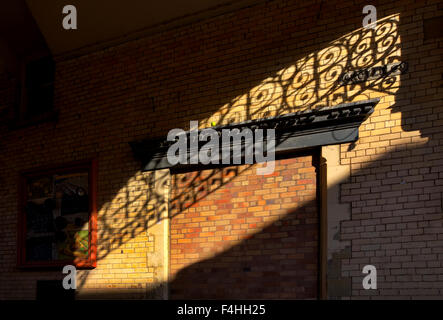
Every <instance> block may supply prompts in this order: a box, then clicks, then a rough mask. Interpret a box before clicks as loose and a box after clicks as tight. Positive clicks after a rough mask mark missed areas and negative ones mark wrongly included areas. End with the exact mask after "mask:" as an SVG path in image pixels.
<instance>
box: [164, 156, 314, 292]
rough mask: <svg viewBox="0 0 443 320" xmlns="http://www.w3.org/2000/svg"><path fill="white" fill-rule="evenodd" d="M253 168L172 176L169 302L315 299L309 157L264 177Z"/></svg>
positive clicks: (280, 162) (284, 162) (279, 163)
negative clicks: (188, 300)
mask: <svg viewBox="0 0 443 320" xmlns="http://www.w3.org/2000/svg"><path fill="white" fill-rule="evenodd" d="M255 171H256V166H250V165H248V166H238V167H227V168H223V169H208V170H203V171H195V172H190V173H182V174H176V175H174V178H173V182H174V184H175V185H176V188H175V189H174V194H173V195H172V198H171V200H172V210H171V214H172V215H173V217H172V219H171V255H170V259H171V286H170V289H171V298H173V299H186V298H188V299H217V298H219V299H220V298H221V299H223V298H225V299H226V298H229V299H242V298H243V299H266V298H268V299H285V298H286V299H288V298H292V299H306V298H311V299H315V298H316V297H317V286H318V271H317V269H318V210H317V202H316V192H317V189H316V172H315V167H314V164H313V157H312V156H303V157H296V158H291V159H287V160H278V161H276V167H275V172H274V173H273V174H272V175H268V176H258V175H256V172H255ZM192 195H198V197H202V199H201V200H199V199H198V198H197V199H194V198H193V197H192ZM186 197H187V198H186ZM180 205H181V207H180Z"/></svg>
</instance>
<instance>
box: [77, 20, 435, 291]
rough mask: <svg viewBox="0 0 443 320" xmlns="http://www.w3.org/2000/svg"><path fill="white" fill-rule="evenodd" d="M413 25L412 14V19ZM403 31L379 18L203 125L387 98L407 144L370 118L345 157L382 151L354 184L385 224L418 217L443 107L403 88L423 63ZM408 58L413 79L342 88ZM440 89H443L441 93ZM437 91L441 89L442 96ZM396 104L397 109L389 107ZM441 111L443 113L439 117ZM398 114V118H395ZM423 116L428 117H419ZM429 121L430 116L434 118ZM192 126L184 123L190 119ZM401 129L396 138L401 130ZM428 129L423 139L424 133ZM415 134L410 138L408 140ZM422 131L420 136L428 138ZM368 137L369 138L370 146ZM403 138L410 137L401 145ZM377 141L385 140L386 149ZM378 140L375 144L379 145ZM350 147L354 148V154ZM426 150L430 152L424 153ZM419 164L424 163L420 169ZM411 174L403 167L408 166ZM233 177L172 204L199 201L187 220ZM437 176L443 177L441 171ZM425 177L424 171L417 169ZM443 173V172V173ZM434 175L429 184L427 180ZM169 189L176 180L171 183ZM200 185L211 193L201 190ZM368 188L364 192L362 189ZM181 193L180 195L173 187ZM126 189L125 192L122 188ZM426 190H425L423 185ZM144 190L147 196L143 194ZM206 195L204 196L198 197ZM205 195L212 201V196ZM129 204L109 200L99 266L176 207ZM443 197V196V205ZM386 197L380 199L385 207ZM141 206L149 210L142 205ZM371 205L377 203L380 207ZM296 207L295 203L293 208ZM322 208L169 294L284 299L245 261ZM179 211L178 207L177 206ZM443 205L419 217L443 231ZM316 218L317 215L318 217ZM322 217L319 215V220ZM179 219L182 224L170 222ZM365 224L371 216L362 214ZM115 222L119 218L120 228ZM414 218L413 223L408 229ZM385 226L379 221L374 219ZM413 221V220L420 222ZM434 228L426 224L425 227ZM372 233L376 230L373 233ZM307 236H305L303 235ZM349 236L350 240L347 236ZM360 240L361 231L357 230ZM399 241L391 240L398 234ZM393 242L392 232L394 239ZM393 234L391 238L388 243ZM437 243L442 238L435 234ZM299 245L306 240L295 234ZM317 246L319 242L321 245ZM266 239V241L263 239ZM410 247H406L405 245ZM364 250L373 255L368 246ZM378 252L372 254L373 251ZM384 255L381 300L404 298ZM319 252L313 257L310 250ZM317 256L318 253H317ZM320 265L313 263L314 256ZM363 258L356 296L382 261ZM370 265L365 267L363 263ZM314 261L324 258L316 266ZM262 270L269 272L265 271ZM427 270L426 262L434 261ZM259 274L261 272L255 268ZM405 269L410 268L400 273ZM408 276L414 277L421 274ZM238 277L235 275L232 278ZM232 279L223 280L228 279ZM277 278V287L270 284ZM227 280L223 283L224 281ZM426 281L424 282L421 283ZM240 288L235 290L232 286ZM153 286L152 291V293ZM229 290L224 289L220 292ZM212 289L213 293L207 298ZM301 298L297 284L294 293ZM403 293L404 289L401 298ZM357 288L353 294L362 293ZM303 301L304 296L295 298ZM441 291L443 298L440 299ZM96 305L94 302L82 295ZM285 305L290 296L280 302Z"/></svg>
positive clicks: (389, 117)
mask: <svg viewBox="0 0 443 320" xmlns="http://www.w3.org/2000/svg"><path fill="white" fill-rule="evenodd" d="M409 18H410V17H409ZM400 34H401V25H400V26H399V15H394V16H390V17H387V18H384V19H382V20H380V21H379V23H378V26H377V28H376V29H375V30H364V29H359V30H357V31H355V32H352V33H350V34H347V35H345V36H343V37H341V38H339V39H337V40H334V41H332V42H331V43H329V44H328V45H327V46H325V49H321V50H318V51H315V52H313V53H310V54H306V55H304V56H302V57H301V58H299V59H298V60H296V63H293V64H290V65H289V66H288V67H286V68H283V69H281V70H279V71H277V72H276V73H275V74H273V75H272V76H271V77H269V78H267V79H265V80H263V81H262V82H261V83H260V84H258V85H257V86H255V87H254V88H253V89H251V90H249V91H248V92H247V93H245V94H242V95H239V96H238V97H236V98H234V99H232V100H231V101H230V102H229V103H227V104H225V105H223V106H221V107H220V109H219V110H214V112H212V113H211V115H210V116H208V117H207V118H205V119H203V121H202V126H209V125H208V124H210V123H211V122H213V121H215V122H216V123H217V124H225V123H229V122H239V121H243V120H247V119H256V118H263V117H269V116H276V115H280V114H285V113H288V112H297V111H302V110H312V109H316V108H320V107H322V106H330V105H335V104H338V103H341V102H351V101H356V100H366V99H369V98H373V97H379V96H381V97H382V101H381V102H380V105H381V106H380V108H379V109H378V110H377V109H376V113H375V114H374V115H373V116H372V117H371V119H375V117H385V118H386V120H380V121H382V122H383V123H384V125H383V129H388V128H391V129H388V130H387V131H386V134H394V135H395V134H398V138H396V139H398V140H396V142H395V143H389V142H387V143H385V142H382V141H383V139H382V135H377V136H375V137H373V138H372V139H373V140H372V141H371V140H370V139H369V138H370V137H371V135H370V134H369V133H368V132H370V131H371V128H372V129H374V130H375V129H378V128H376V123H378V120H374V121H373V120H371V119H370V120H369V121H368V122H367V123H364V124H363V125H362V128H361V131H362V133H363V132H365V133H366V134H367V135H368V136H362V135H361V136H360V141H358V142H357V144H353V145H344V146H342V151H343V152H344V156H345V157H351V156H352V155H353V154H352V153H353V152H354V153H358V152H359V151H360V152H362V151H361V150H366V149H368V148H369V149H373V150H374V153H372V154H367V153H365V152H364V151H363V153H364V155H365V156H366V157H367V159H366V160H362V161H360V162H351V177H350V184H352V183H354V184H355V183H359V184H360V183H362V184H363V183H367V185H368V186H369V185H370V184H371V183H373V184H374V186H373V187H367V188H366V189H364V190H366V192H367V193H368V194H372V195H373V199H369V198H368V199H367V200H368V201H371V200H374V201H375V203H374V205H378V206H380V211H382V212H384V214H385V217H386V218H387V217H400V221H403V220H402V219H403V218H401V217H402V216H403V215H404V216H407V217H414V216H415V217H417V216H416V213H417V212H416V211H414V210H412V211H407V212H406V213H405V212H404V210H406V208H405V206H404V205H402V204H401V202H402V201H403V202H408V199H403V200H402V198H405V197H406V198H408V197H417V198H418V195H416V191H417V188H416V185H415V183H414V182H413V180H412V178H409V177H410V176H411V175H412V176H416V175H419V173H418V171H420V172H421V171H422V170H424V171H426V172H427V173H429V174H431V173H435V172H436V171H435V169H434V168H436V161H435V160H436V158H435V157H433V156H431V155H429V153H430V152H432V151H433V150H434V149H433V148H437V146H438V140H430V139H431V138H432V136H433V134H437V133H438V130H440V131H441V128H440V129H439V128H436V127H433V126H432V121H429V119H432V117H431V114H432V113H434V114H437V113H438V112H440V114H441V106H440V105H438V104H431V105H430V107H427V109H426V112H425V113H424V110H423V109H419V108H418V106H419V105H420V104H421V103H422V102H429V101H432V100H433V99H435V98H434V97H425V96H422V97H421V98H420V97H416V96H414V94H413V93H411V92H409V90H405V89H402V86H405V85H408V86H410V85H411V84H413V83H415V82H414V81H415V80H414V75H417V74H418V73H417V71H416V69H415V67H416V66H417V65H418V63H419V59H417V58H416V57H414V55H415V54H417V52H412V53H411V54H407V50H402V52H400V50H401V45H400ZM402 41H404V42H405V43H408V41H412V39H411V37H409V38H407V39H406V41H405V37H404V38H403V39H402ZM401 60H403V61H408V62H409V66H410V70H409V74H407V75H403V76H400V75H392V76H386V77H382V78H380V79H375V80H369V81H366V82H362V83H355V84H350V85H346V86H341V85H339V84H338V83H339V76H340V75H341V74H342V73H343V72H344V71H348V70H360V69H367V68H370V67H374V66H381V65H387V64H390V63H393V62H397V61H401ZM400 78H401V79H402V86H400ZM440 91H441V90H440ZM440 91H438V92H440ZM386 106H388V107H386ZM437 108H438V110H437ZM436 111H437V112H436ZM391 112H392V113H391ZM396 112H399V113H400V112H401V113H402V116H401V117H396V116H395V114H396ZM419 115H421V117H420V116H419ZM428 116H429V117H428ZM185 120H187V119H184V122H185ZM399 121H401V129H399V127H396V126H397V125H398V122H399ZM394 129H395V131H394ZM417 130H420V132H417ZM408 132H409V133H410V134H409V135H408ZM420 133H421V135H420ZM366 138H368V139H366ZM402 139H403V140H402ZM377 142H381V143H380V144H379V145H377V144H376V143H377ZM372 143H374V145H372ZM343 148H348V150H346V149H344V150H343ZM422 151H424V152H422ZM417 161H421V162H420V163H417ZM402 168H404V169H402ZM232 170H234V174H230V175H228V177H230V178H228V179H227V180H223V181H222V183H221V184H220V185H219V186H218V187H217V188H213V187H211V184H213V183H214V179H215V178H216V174H217V170H213V174H209V175H208V174H207V172H206V173H204V172H203V171H200V172H197V173H195V174H194V176H193V178H192V179H190V180H189V181H187V182H186V186H180V188H177V185H172V186H171V188H172V190H171V194H172V195H173V196H172V199H170V202H171V203H176V202H177V201H178V202H179V203H180V202H186V203H187V202H190V204H189V205H182V206H180V205H179V206H178V208H180V209H179V210H176V213H175V214H176V215H180V214H183V213H184V211H186V210H187V209H188V208H189V207H190V206H192V205H194V204H196V203H199V202H201V201H204V199H205V198H206V197H208V196H209V195H210V193H211V192H215V191H216V190H218V189H219V188H222V186H223V185H225V184H229V183H230V182H231V181H235V178H236V177H241V176H242V170H247V168H246V169H243V167H235V168H234V169H232ZM437 170H440V171H441V168H440V169H438V168H437ZM415 171H417V174H414V172H415ZM440 174H441V173H440ZM391 176H395V177H398V179H404V180H405V183H403V182H402V183H401V186H400V187H398V186H397V184H395V183H386V184H385V183H384V182H382V181H383V179H385V178H388V177H391ZM425 178H426V177H423V176H422V177H421V179H422V180H423V179H425ZM153 179H154V175H153V174H148V175H147V179H146V180H144V181H140V183H141V184H145V185H147V186H152V185H153V184H154V183H155V181H154V180H153ZM165 183H167V182H165ZM196 185H199V186H201V187H202V188H200V189H199V188H195V186H196ZM360 187H363V186H362V185H360ZM174 188H175V189H174ZM204 188H207V189H210V190H211V192H207V190H206V191H205V190H204ZM123 189H124V188H123ZM421 189H422V191H423V188H421ZM140 190H143V189H142V188H141V189H140ZM195 190H198V192H195ZM346 190H348V189H344V190H343V193H342V200H343V201H344V202H348V203H354V202H353V200H351V198H349V199H348V198H346V197H347V195H349V196H351V195H353V194H352V192H351V191H349V190H348V191H346ZM391 191H392V192H394V193H392V195H389V194H388V196H383V195H382V193H385V194H387V193H386V192H391ZM437 193H438V194H439V197H441V193H439V192H438V190H437V192H436V193H435V192H433V191H432V190H425V194H427V195H428V198H429V199H428V200H431V198H432V199H434V200H435V199H437V198H436V197H437ZM203 195H204V196H203ZM124 199H125V201H126V203H125V204H124V205H123V206H120V207H118V208H116V207H114V206H112V205H111V203H112V200H110V201H104V202H105V205H104V206H103V207H102V208H101V213H100V216H101V217H102V218H101V220H100V226H99V239H100V240H99V242H100V243H103V246H101V245H99V248H98V252H99V257H98V259H99V261H100V259H104V258H105V257H106V256H107V254H108V253H109V252H110V251H111V248H120V247H122V246H124V244H125V242H127V241H129V240H130V239H133V238H135V237H137V236H138V235H140V234H141V233H143V232H146V230H147V228H149V226H150V224H151V223H154V222H158V221H159V220H160V219H161V217H160V216H159V215H158V213H159V212H161V211H162V210H167V206H168V203H167V201H166V200H165V198H164V195H163V194H156V193H155V192H154V193H150V194H149V195H148V196H147V195H146V194H144V193H143V192H141V193H140V194H138V195H137V194H135V195H134V194H132V193H131V192H130V191H129V189H128V190H127V191H126V194H124ZM420 199H422V201H426V200H427V199H426V196H424V197H421V198H420ZM439 199H440V200H441V198H439ZM362 200H363V197H362V198H359V200H358V201H355V203H357V202H358V204H357V206H356V208H354V209H353V215H354V214H357V215H361V214H362V213H364V209H363V208H362V206H369V202H365V204H363V203H362V202H361V201H362ZM379 200H380V201H379ZM159 203H160V204H162V206H164V207H163V208H159V207H158V205H157V204H159ZM140 204H141V205H140ZM371 204H372V202H371ZM294 206H296V204H294ZM315 207H316V204H315V201H314V202H313V201H307V202H305V203H303V205H302V206H301V207H298V208H297V209H295V210H289V211H287V214H286V215H285V216H284V217H282V218H281V219H279V220H277V221H274V222H272V223H270V224H269V225H266V226H264V228H263V229H261V230H260V231H259V232H257V233H255V234H254V235H251V236H249V237H248V238H247V239H244V240H243V241H241V242H240V243H238V244H236V245H235V246H233V247H230V248H228V249H226V250H225V251H223V252H221V253H220V254H218V255H217V256H215V257H212V258H209V259H205V260H202V261H198V262H196V263H194V264H191V265H189V266H187V267H185V268H184V269H182V270H180V271H178V273H177V275H176V277H175V279H174V280H172V282H171V283H169V287H170V288H173V289H175V290H177V291H176V292H175V293H173V294H176V295H177V297H182V298H187V297H195V298H226V297H229V298H248V297H250V298H255V297H257V295H259V296H262V297H270V296H273V297H275V294H276V293H277V295H278V294H280V293H282V289H281V287H275V286H274V285H273V282H272V279H273V275H274V274H273V271H272V270H270V271H267V270H266V265H264V266H263V265H261V261H260V258H261V257H260V255H259V256H258V258H257V260H256V261H254V263H256V265H255V266H251V265H250V264H249V263H246V262H241V261H240V260H241V257H242V252H244V251H245V250H246V248H248V249H249V248H254V246H255V245H256V240H257V239H262V238H263V237H266V236H265V235H268V234H270V233H271V230H272V229H273V228H275V227H276V226H277V225H279V226H281V225H285V223H286V221H291V219H292V218H291V217H297V216H303V215H304V214H306V213H307V212H311V213H314V211H312V208H315ZM176 209H177V207H176ZM437 210H438V208H437V207H436V206H433V207H432V208H431V209H430V210H429V212H428V213H425V214H429V215H434V216H433V217H430V216H420V217H419V218H418V219H417V220H420V221H424V222H425V221H430V220H434V221H437V223H440V224H441V219H442V218H441V211H440V213H439V212H438V211H437ZM116 212H119V213H120V212H124V214H123V215H121V214H119V215H115V214H114V213H116ZM316 214H317V213H316V212H315V215H314V216H316ZM314 216H313V217H314ZM171 218H174V217H171ZM361 218H362V219H363V218H364V217H363V216H361ZM367 218H368V219H372V216H368V217H367ZM114 219H115V221H113V220H114ZM352 219H353V220H359V219H360V216H358V217H357V216H354V217H352ZM377 219H380V218H374V222H378V223H380V224H381V225H385V226H386V225H387V224H388V222H384V221H381V220H377ZM407 219H408V218H404V221H405V222H406V221H407ZM375 220H377V221H375ZM413 220H414V219H411V220H410V221H413ZM424 227H425V225H424V226H423V228H424ZM368 230H369V229H368ZM397 231H398V232H394V235H393V238H392V240H391V242H390V244H400V247H401V243H402V239H401V236H402V232H403V231H402V230H397ZM294 232H296V233H297V232H298V231H294ZM383 232H389V230H388V229H383V230H382V231H377V234H376V235H377V236H376V237H372V239H371V237H368V238H367V239H366V240H367V243H368V244H369V243H371V244H374V243H375V244H376V245H378V244H377V239H379V237H384V235H383ZM344 234H346V233H344ZM352 234H353V233H352ZM352 234H351V233H350V234H347V235H345V236H346V237H347V238H346V239H347V240H349V241H353V238H352V237H353V235H352ZM391 234H392V233H391ZM386 235H387V234H386ZM386 235H385V236H386ZM432 236H433V237H434V238H435V239H436V240H437V233H434V234H433V235H432ZM295 238H297V237H296V236H295ZM314 239H315V240H317V238H314ZM261 241H262V240H261ZM364 244H366V242H364V241H360V242H359V244H358V245H359V246H360V245H364ZM263 245H264V246H265V247H266V246H267V245H269V246H270V248H272V246H273V241H272V239H270V240H266V242H264V244H263ZM293 249H294V252H293V253H294V254H295V255H297V252H298V251H297V247H294V248H293ZM404 249H405V250H408V248H407V247H405V248H404ZM362 250H363V251H364V249H362ZM368 250H369V249H368ZM377 250H378V252H379V256H378V258H384V260H383V259H382V260H381V261H380V262H379V263H378V264H377V266H378V270H379V276H380V278H379V284H380V288H381V289H380V290H376V292H374V293H373V294H374V295H378V294H380V292H381V290H383V289H386V290H394V291H391V295H394V296H395V295H396V294H400V291H398V290H399V289H395V288H392V287H389V283H392V282H394V281H395V278H390V277H392V276H393V274H392V273H391V269H392V268H393V267H392V262H393V261H391V260H390V255H393V254H395V251H394V252H392V251H389V249H388V248H384V247H383V245H382V244H381V243H380V244H379V246H378V249H377ZM310 254H314V253H310ZM315 255H316V253H315ZM311 258H312V257H311ZM354 258H355V259H357V258H359V257H357V256H351V257H349V259H347V260H346V261H347V262H346V261H344V262H343V263H344V265H350V264H356V265H358V268H357V269H358V270H356V271H355V272H347V273H346V272H345V271H343V272H344V273H343V274H344V275H345V276H347V277H353V279H354V280H353V287H352V288H353V289H354V290H357V289H356V288H358V282H360V284H361V271H360V270H361V268H360V265H363V264H366V263H367V262H369V263H370V262H371V259H373V258H375V257H372V258H371V256H368V257H366V258H364V259H360V260H361V262H360V263H358V262H356V261H353V259H354ZM297 259H298V258H295V259H294V261H292V262H291V263H293V264H291V263H289V264H288V268H296V265H298V263H302V264H303V258H302V260H301V261H299V260H297ZM363 260H364V261H363ZM310 261H317V260H316V259H314V260H310ZM260 267H263V269H260ZM424 267H425V268H426V267H427V265H426V264H425V266H424ZM254 268H258V269H257V270H259V271H257V272H256V271H255V269H254ZM396 268H397V267H396ZM398 268H399V269H402V266H401V264H400V265H399V267H398ZM409 269H413V270H412V271H411V270H409V272H412V274H413V272H415V268H409ZM305 271H306V273H304V272H301V273H300V274H301V275H303V276H304V277H306V281H309V280H312V279H313V278H316V277H317V269H313V270H305ZM232 274H235V275H236V276H235V277H231V276H230V275H232ZM87 278H88V272H84V273H82V274H81V276H80V279H79V281H78V283H79V289H80V290H81V289H82V286H83V285H84V284H85V283H86V281H87ZM257 278H259V279H262V280H263V278H265V280H263V284H266V285H267V289H265V288H264V287H261V288H254V286H251V285H250V284H251V283H253V282H254V281H255V280H256V279H257ZM214 279H215V280H217V286H214V287H213V288H211V286H210V285H211V281H213V280H214ZM221 279H223V280H221ZM268 279H269V280H268ZM383 280H386V281H385V282H386V283H387V284H388V287H385V288H383V283H384V281H383ZM222 281H223V284H221V282H222ZM419 282H420V281H419ZM232 283H235V286H232ZM156 285H158V286H160V287H162V286H164V285H165V284H153V286H156ZM245 286H246V287H248V290H247V291H246V292H245V291H242V290H241V288H244V287H245ZM149 287H150V288H151V287H152V286H149ZM216 288H221V291H217V290H215V289H216ZM309 288H311V289H309V290H311V291H308V292H303V293H301V296H303V294H306V295H307V296H305V297H309V298H315V297H316V295H317V291H316V288H313V287H312V286H309ZM411 288H412V289H415V288H418V286H417V284H414V283H413V284H411ZM205 290H206V291H205ZM294 290H295V291H297V286H296V287H295V288H294ZM396 290H397V291H396ZM156 291H157V289H153V290H152V291H149V290H147V291H145V292H144V293H142V294H141V295H140V292H137V293H134V292H131V290H127V291H124V290H123V291H120V290H119V289H109V290H108V289H104V290H103V291H99V290H98V291H97V290H96V295H95V294H91V295H90V296H89V297H91V298H94V297H97V298H112V297H118V298H122V297H123V298H132V297H137V298H140V297H144V298H146V297H156V296H157V294H156ZM356 292H357V291H355V292H353V293H356ZM291 294H295V296H297V295H298V294H300V293H299V292H291ZM437 294H438V292H437ZM82 297H84V298H88V296H87V295H86V296H82ZM281 297H282V298H284V292H283V294H282V296H281Z"/></svg>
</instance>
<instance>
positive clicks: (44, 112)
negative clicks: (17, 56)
mask: <svg viewBox="0 0 443 320" xmlns="http://www.w3.org/2000/svg"><path fill="white" fill-rule="evenodd" d="M22 74H23V79H22V83H21V92H20V103H19V105H18V110H17V116H16V120H17V121H16V125H18V126H23V125H31V124H34V123H37V122H41V121H46V120H51V119H54V118H55V112H54V110H53V104H54V101H53V100H54V78H55V64H54V61H53V59H52V57H51V56H46V57H43V58H40V59H36V60H32V61H29V62H28V63H26V64H25V66H24V71H23V73H22Z"/></svg>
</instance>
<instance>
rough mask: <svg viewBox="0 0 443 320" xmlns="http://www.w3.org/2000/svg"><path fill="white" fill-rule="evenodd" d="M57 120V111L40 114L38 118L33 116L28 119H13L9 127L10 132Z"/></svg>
mask: <svg viewBox="0 0 443 320" xmlns="http://www.w3.org/2000/svg"><path fill="white" fill-rule="evenodd" d="M57 120H58V112H57V111H48V112H45V113H42V114H40V115H38V116H34V117H31V118H28V119H25V118H21V119H15V120H14V121H12V123H11V124H10V125H9V129H10V130H18V129H23V128H26V127H30V126H34V125H38V124H42V123H47V122H53V123H55V122H57Z"/></svg>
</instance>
